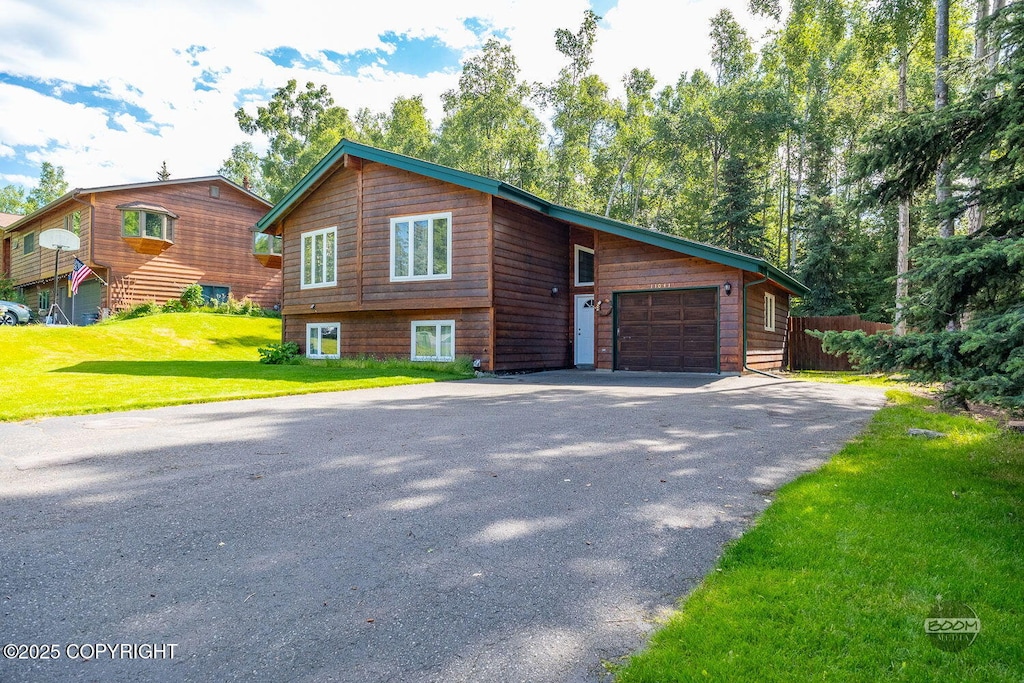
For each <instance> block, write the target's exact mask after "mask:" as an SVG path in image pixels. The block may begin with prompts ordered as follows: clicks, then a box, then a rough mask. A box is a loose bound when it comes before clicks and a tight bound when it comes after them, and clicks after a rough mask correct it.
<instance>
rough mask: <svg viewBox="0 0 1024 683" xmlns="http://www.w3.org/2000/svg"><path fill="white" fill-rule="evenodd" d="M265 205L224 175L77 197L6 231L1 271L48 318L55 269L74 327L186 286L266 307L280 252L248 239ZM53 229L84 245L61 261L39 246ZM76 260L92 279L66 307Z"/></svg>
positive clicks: (274, 298) (274, 293)
mask: <svg viewBox="0 0 1024 683" xmlns="http://www.w3.org/2000/svg"><path fill="white" fill-rule="evenodd" d="M270 207H271V204H270V203H269V202H267V201H265V200H264V199H262V198H260V197H258V196H256V195H255V194H253V193H251V192H249V191H248V190H246V189H245V188H242V187H240V186H238V185H236V184H234V183H233V182H231V181H229V180H228V179H226V178H223V177H221V176H209V177H204V178H187V179H182V180H163V181H156V182H147V183H135V184H130V185H114V186H109V187H93V188H83V189H76V190H72V191H71V192H68V193H67V194H65V195H64V196H63V197H60V198H59V199H56V200H54V201H52V202H50V203H49V204H47V205H46V206H44V207H42V208H41V209H39V210H37V211H34V212H33V213H31V214H29V215H28V216H24V217H19V220H17V221H15V222H14V223H13V224H12V225H10V226H9V227H8V228H7V230H6V232H4V234H3V252H2V261H0V269H2V271H0V272H2V273H3V274H5V275H7V276H8V277H10V278H12V279H13V280H14V283H15V286H16V287H17V288H18V289H19V290H20V291H21V292H22V294H23V295H24V296H25V300H26V302H27V303H28V304H29V306H30V307H34V308H37V309H38V310H39V312H40V313H41V314H43V315H45V314H46V313H47V311H49V310H50V306H51V304H52V303H54V302H52V301H51V299H52V296H53V291H54V271H55V270H56V273H57V280H58V283H57V284H58V287H57V297H58V301H57V302H56V303H58V304H59V305H60V307H61V310H62V311H63V313H64V315H65V316H66V317H67V318H68V320H69V321H70V322H72V323H73V324H84V323H88V322H91V321H93V320H95V319H96V318H97V316H100V315H101V314H102V313H103V312H105V311H117V310H122V309H125V308H129V307H131V306H133V305H135V304H138V303H143V302H146V301H156V302H157V303H160V304H162V303H164V302H166V301H167V300H168V299H172V298H176V297H178V296H179V295H180V294H181V290H182V288H183V287H185V286H186V285H189V284H192V283H199V284H200V285H202V286H203V291H204V293H205V294H206V295H207V296H208V298H211V299H212V298H217V299H221V300H223V299H226V298H227V297H228V296H229V295H230V296H232V297H234V298H235V299H243V298H245V297H248V298H250V299H252V300H253V301H256V302H258V303H259V304H261V305H262V306H265V307H271V306H274V305H278V304H280V301H281V272H280V265H281V259H280V251H279V249H278V248H277V247H278V246H279V244H277V243H275V240H274V239H273V238H271V237H269V236H267V235H259V236H257V238H256V240H255V241H254V240H253V235H252V233H251V231H250V228H251V227H252V224H253V223H254V222H255V221H256V220H258V219H259V217H260V216H262V215H263V214H265V213H266V211H267V209H269V208H270ZM49 228H64V229H67V230H71V231H72V232H75V233H77V234H78V236H79V238H80V240H81V247H80V248H79V249H78V250H77V251H61V252H60V254H59V259H58V258H57V253H56V252H55V251H51V250H49V249H45V248H43V247H42V246H41V245H40V244H39V236H40V234H41V233H42V232H43V231H45V230H47V229H49ZM76 257H77V258H79V259H81V260H82V261H83V262H84V263H85V264H86V265H88V266H89V267H90V268H91V269H92V270H93V271H94V272H95V274H96V276H98V277H96V276H89V277H88V278H87V279H86V280H85V281H84V282H83V283H82V285H81V286H80V287H79V289H78V293H77V295H76V296H75V297H74V301H73V302H72V300H71V299H70V298H69V288H68V286H67V276H68V273H70V272H71V270H72V267H73V265H74V260H75V258H76ZM55 265H56V269H55ZM104 282H105V283H106V284H104ZM59 319H60V318H59V317H58V320H59Z"/></svg>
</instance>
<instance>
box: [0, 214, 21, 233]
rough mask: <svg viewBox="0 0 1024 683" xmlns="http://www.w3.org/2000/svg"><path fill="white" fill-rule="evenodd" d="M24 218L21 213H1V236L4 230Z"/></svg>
mask: <svg viewBox="0 0 1024 683" xmlns="http://www.w3.org/2000/svg"><path fill="white" fill-rule="evenodd" d="M22 218H24V216H22V215H21V214H20V213H3V212H0V235H2V234H3V232H4V230H6V229H7V226H8V225H10V224H11V223H15V222H17V221H19V220H21V219H22Z"/></svg>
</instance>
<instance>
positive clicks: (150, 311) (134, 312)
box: [111, 301, 160, 320]
mask: <svg viewBox="0 0 1024 683" xmlns="http://www.w3.org/2000/svg"><path fill="white" fill-rule="evenodd" d="M156 313H160V306H158V305H157V303H156V302H155V301H147V302H145V303H141V304H135V305H134V306H132V307H131V308H129V309H128V310H125V311H121V312H120V313H115V314H114V315H113V316H111V318H112V319H113V320H132V319H134V318H144V317H146V316H147V315H154V314H156Z"/></svg>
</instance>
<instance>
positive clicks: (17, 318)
mask: <svg viewBox="0 0 1024 683" xmlns="http://www.w3.org/2000/svg"><path fill="white" fill-rule="evenodd" d="M31 319H32V309H30V308H29V307H28V306H26V305H25V304H19V303H16V302H14V301H0V325H24V324H25V323H27V322H28V321H29V320H31Z"/></svg>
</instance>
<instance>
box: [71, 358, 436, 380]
mask: <svg viewBox="0 0 1024 683" xmlns="http://www.w3.org/2000/svg"><path fill="white" fill-rule="evenodd" d="M51 372H67V373H79V374H90V375H133V376H137V377H205V378H209V379H253V380H291V381H300V382H338V381H342V380H361V379H373V378H376V377H414V378H428V379H444V378H445V377H444V376H439V375H438V373H432V372H427V371H422V372H420V371H416V370H409V369H389V368H335V367H324V366H315V365H264V364H262V363H259V362H257V361H246V360H209V361H206V360H145V361H143V360H138V361H84V362H82V363H78V364H77V365H70V366H68V367H66V368H58V369H56V370H52V371H51Z"/></svg>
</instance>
